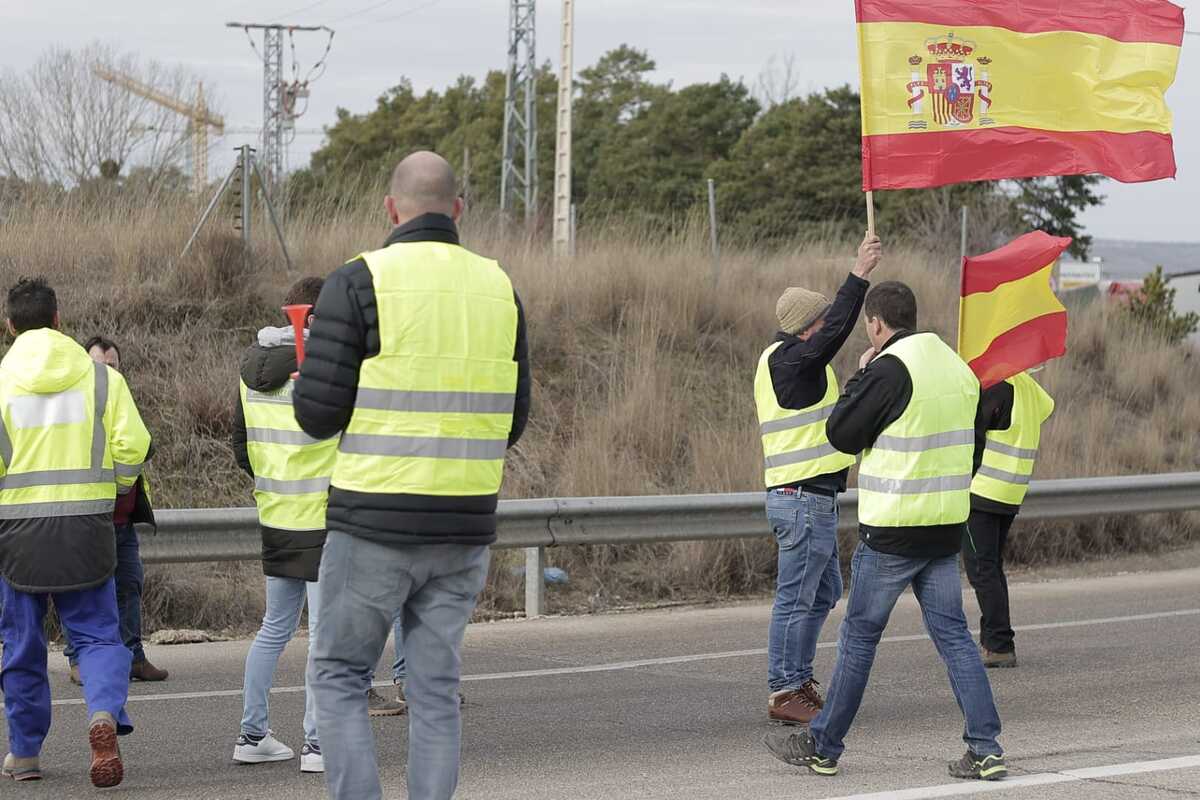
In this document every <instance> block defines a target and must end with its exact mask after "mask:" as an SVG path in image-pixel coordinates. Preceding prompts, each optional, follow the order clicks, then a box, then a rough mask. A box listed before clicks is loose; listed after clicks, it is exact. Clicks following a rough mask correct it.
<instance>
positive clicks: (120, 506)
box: [63, 336, 168, 685]
mask: <svg viewBox="0 0 1200 800" xmlns="http://www.w3.org/2000/svg"><path fill="white" fill-rule="evenodd" d="M83 349H84V350H86V351H87V354H88V355H89V356H91V357H92V360H93V361H95V362H97V363H99V364H107V365H108V366H110V367H112V368H113V369H115V370H116V371H117V372H120V371H121V351H120V350H119V349H118V348H117V344H116V342H113V341H112V340H111V339H106V338H104V337H103V336H93V337H92V338H91V339H88V340H87V342H85V343H84V345H83ZM136 525H149V526H150V527H151V528H153V527H154V508H153V507H152V506H151V505H150V489H149V486H148V485H147V484H146V476H145V475H144V474H143V475H139V476H138V479H137V483H135V484H134V486H133V489H131V490H130V491H128V492H126V493H125V494H123V495H119V496H118V497H117V505H116V508H114V509H113V533H114V535H115V537H116V542H117V571H116V574H115V575H114V576H113V577H114V578H115V580H116V584H117V612H118V614H119V617H120V620H121V639H122V641H124V642H125V646H126V647H128V648H129V652H130V654H131V655H132V656H133V666H132V667H131V668H130V670H129V677H130V679H131V680H138V681H147V682H156V681H165V680H166V679H167V674H168V673H167V671H166V670H165V669H159V668H158V667H156V666H154V664H152V663H150V660H149V659H148V658H146V650H145V648H144V647H143V645H142V588H143V582H144V579H145V576H144V573H143V569H142V554H141V549H140V546H139V544H138V534H137V530H136V528H135V526H136ZM66 636H67V646H66V648H65V649H64V650H63V655H65V656H66V657H67V662H68V663H69V664H70V667H71V671H70V677H71V682H72V683H74V684H77V685H78V684H81V683H82V682H83V681H82V679H81V678H80V677H79V655H78V653H77V652H76V650H75V647H74V646H73V645H72V644H71V639H70V634H69V633H67V634H66Z"/></svg>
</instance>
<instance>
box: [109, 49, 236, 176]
mask: <svg viewBox="0 0 1200 800" xmlns="http://www.w3.org/2000/svg"><path fill="white" fill-rule="evenodd" d="M92 72H94V73H95V74H96V77H98V78H100V79H101V80H105V81H108V82H109V83H112V84H115V85H117V86H120V87H121V88H122V89H125V90H126V91H128V92H130V93H132V94H136V95H137V96H139V97H144V98H146V99H147V100H149V101H151V102H153V103H157V104H159V105H160V106H162V107H164V108H169V109H170V110H172V111H174V112H176V113H177V114H180V115H182V116H184V117H186V118H187V120H188V122H189V127H190V128H191V133H192V192H193V193H194V194H197V195H199V194H203V193H204V189H205V187H206V186H207V185H208V129H209V127H210V126H211V127H212V128H213V129H214V130H215V131H216V133H217V135H218V136H220V135H222V134H224V133H225V119H224V118H223V117H221V116H220V115H218V114H213V113H211V112H210V111H209V110H208V104H207V103H205V102H204V84H203V83H202V82H201V83H198V84H197V85H196V99H195V100H194V101H192V102H190V103H189V102H187V101H185V100H179V99H177V98H174V97H171V96H170V95H167V94H164V93H162V92H160V91H159V90H157V89H155V88H154V87H152V86H147V85H146V84H144V83H142V82H141V81H139V80H137V79H136V78H132V77H130V76H128V75H124V74H122V73H120V72H116V71H115V70H111V69H108V68H107V67H105V66H102V65H100V64H96V65H94V66H93V67H92Z"/></svg>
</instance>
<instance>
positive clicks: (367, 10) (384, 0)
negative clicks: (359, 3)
mask: <svg viewBox="0 0 1200 800" xmlns="http://www.w3.org/2000/svg"><path fill="white" fill-rule="evenodd" d="M394 2H396V0H380V1H379V2H378V3H375V4H374V5H369V6H367V7H366V8H360V9H358V10H357V11H351V12H350V13H349V14H347V15H346V16H344V17H338V18H337V19H333V20H330V21H329V22H328V23H327V24H329V25H332V24H334V23H335V22H341V21H342V20H347V19H354V18H355V17H358V16H361V15H363V14H369V13H370V12H372V11H374V10H375V9H377V8H383V7H384V6H386V5H391V4H392V3H394Z"/></svg>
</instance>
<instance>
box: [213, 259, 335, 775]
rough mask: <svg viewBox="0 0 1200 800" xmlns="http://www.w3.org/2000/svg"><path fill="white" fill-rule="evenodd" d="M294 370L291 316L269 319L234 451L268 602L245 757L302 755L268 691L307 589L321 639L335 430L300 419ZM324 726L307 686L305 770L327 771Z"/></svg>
mask: <svg viewBox="0 0 1200 800" xmlns="http://www.w3.org/2000/svg"><path fill="white" fill-rule="evenodd" d="M323 283H324V281H322V280H321V279H320V278H302V279H301V280H299V281H297V282H296V284H295V285H293V286H292V288H291V289H290V290H289V291H288V294H287V297H286V298H285V300H284V303H285V305H313V304H314V303H316V302H317V296H318V295H319V294H320V292H321V286H322V285H323ZM309 319H310V324H311V319H312V318H311V316H310V317H309ZM295 370H296V334H295V331H294V330H293V329H292V327H291V326H287V327H283V328H276V327H266V328H263V329H262V330H260V331H259V332H258V339H257V341H256V342H255V343H254V344H253V345H251V346H250V347H249V348H248V349H247V350H246V353H245V355H243V356H242V369H241V381H240V384H239V387H238V402H237V405H236V406H235V412H234V426H233V452H234V456H235V457H236V459H237V463H238V466H240V467H241V468H242V469H243V470H245V471H246V472H247V473H248V474H249V475H250V476H251V477H252V478H254V502H255V504H256V505H257V506H258V521H259V528H260V529H261V532H262V554H263V558H262V565H263V574H264V575H266V576H267V581H266V583H267V609H266V613H265V614H264V615H263V621H262V627H261V628H259V630H258V634H257V635H256V636H255V637H254V644H252V645H251V646H250V651H249V652H248V653H247V654H246V675H245V680H244V681H243V687H244V688H243V690H242V725H241V731H240V732H239V735H238V738H237V743H236V744H235V745H234V747H233V760H234V761H236V762H238V763H241V764H262V763H265V762H271V761H288V760H290V759H291V758H293V757H294V756H295V753H294V752H293V751H292V749H291V748H290V747H288V746H287V745H285V744H283V743H282V742H280V741H279V740H277V739H276V738H275V736H274V735H273V733H272V732H271V730H270V727H269V725H268V722H269V706H268V702H267V700H268V696H269V694H270V691H271V683H272V682H273V681H274V678H275V666H276V664H277V663H278V662H279V656H280V655H281V654H282V653H283V650H284V648H285V647H286V646H287V643H288V642H289V641H291V639H292V636H293V635H294V634H295V633H296V629H297V628H298V627H299V625H300V613H301V612H302V611H303V610H304V604H305V600H306V599H307V601H308V647H309V651H310V652H311V650H312V648H313V646H314V645H315V643H316V642H317V641H318V640H319V631H318V622H319V620H320V613H319V605H320V604H319V603H318V598H319V597H320V591H319V589H320V587H319V584H318V583H317V577H318V570H319V568H320V565H321V548H322V547H323V546H324V544H325V504H326V501H327V498H328V492H329V476H330V475H332V474H333V462H334V458H335V457H336V454H337V439H324V440H318V439H314V438H312V437H310V436H309V435H308V434H306V433H305V432H304V431H302V430H300V426H299V425H297V424H296V418H295V415H294V414H293V413H292V393H293V389H294V386H295V384H294V382H293V381H292V373H293V372H295ZM317 731H318V728H317V714H316V702H315V700H314V698H313V693H312V687H311V686H307V687H306V691H305V697H304V746H303V747H302V748H301V750H300V771H301V772H324V771H325V766H324V760H323V758H322V755H321V743H320V739H319V738H318V735H317Z"/></svg>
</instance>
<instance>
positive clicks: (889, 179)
mask: <svg viewBox="0 0 1200 800" xmlns="http://www.w3.org/2000/svg"><path fill="white" fill-rule="evenodd" d="M856 6H857V11H858V21H859V24H858V36H859V52H860V57H861V68H862V100H863V103H862V126H863V188H864V189H866V190H873V189H898V188H920V187H927V186H939V185H943V184H947V183H955V182H960V181H968V180H993V179H1003V178H1017V177H1033V176H1038V175H1068V174H1080V173H1088V172H1100V173H1104V174H1107V175H1110V176H1112V177H1114V178H1117V179H1118V180H1123V181H1142V180H1153V179H1157V178H1163V177H1171V176H1173V175H1174V174H1175V160H1174V155H1173V148H1172V140H1171V124H1172V119H1171V112H1170V110H1169V109H1168V108H1167V105H1166V99H1165V94H1166V91H1167V88H1168V87H1169V86H1170V85H1171V83H1172V82H1173V81H1174V78H1175V72H1176V67H1177V64H1178V60H1179V50H1180V45H1181V43H1182V38H1183V13H1182V9H1179V8H1178V7H1177V6H1174V5H1173V4H1171V3H1169V2H1166V0H1095V1H1094V2H1088V3H1067V2H1062V0H1019V2H1018V1H1017V0H972V2H963V1H962V0H953V2H951V0H856ZM1076 7H1078V8H1076ZM939 44H940V45H941V46H943V47H944V48H945V47H947V46H948V47H949V48H953V49H951V50H949V51H946V50H943V52H936V48H937V47H938V46H939ZM931 47H932V48H934V50H931V49H930V48H931ZM941 66H945V67H946V71H944V72H942V73H941V74H934V71H935V70H937V69H939V68H940V67H941ZM960 71H961V72H960ZM960 75H961V77H958V80H957V81H955V80H951V81H950V82H951V83H955V84H956V85H955V86H954V87H952V88H951V87H949V86H947V85H946V79H947V78H955V77H957V76H960ZM959 81H961V82H959ZM948 89H949V91H947V90H948ZM951 97H953V98H954V100H955V101H957V102H958V103H959V107H958V110H959V111H960V112H962V114H963V117H969V119H960V118H957V117H950V116H948V109H949V108H950V106H951V105H952V103H951V102H950V100H949V98H951Z"/></svg>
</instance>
